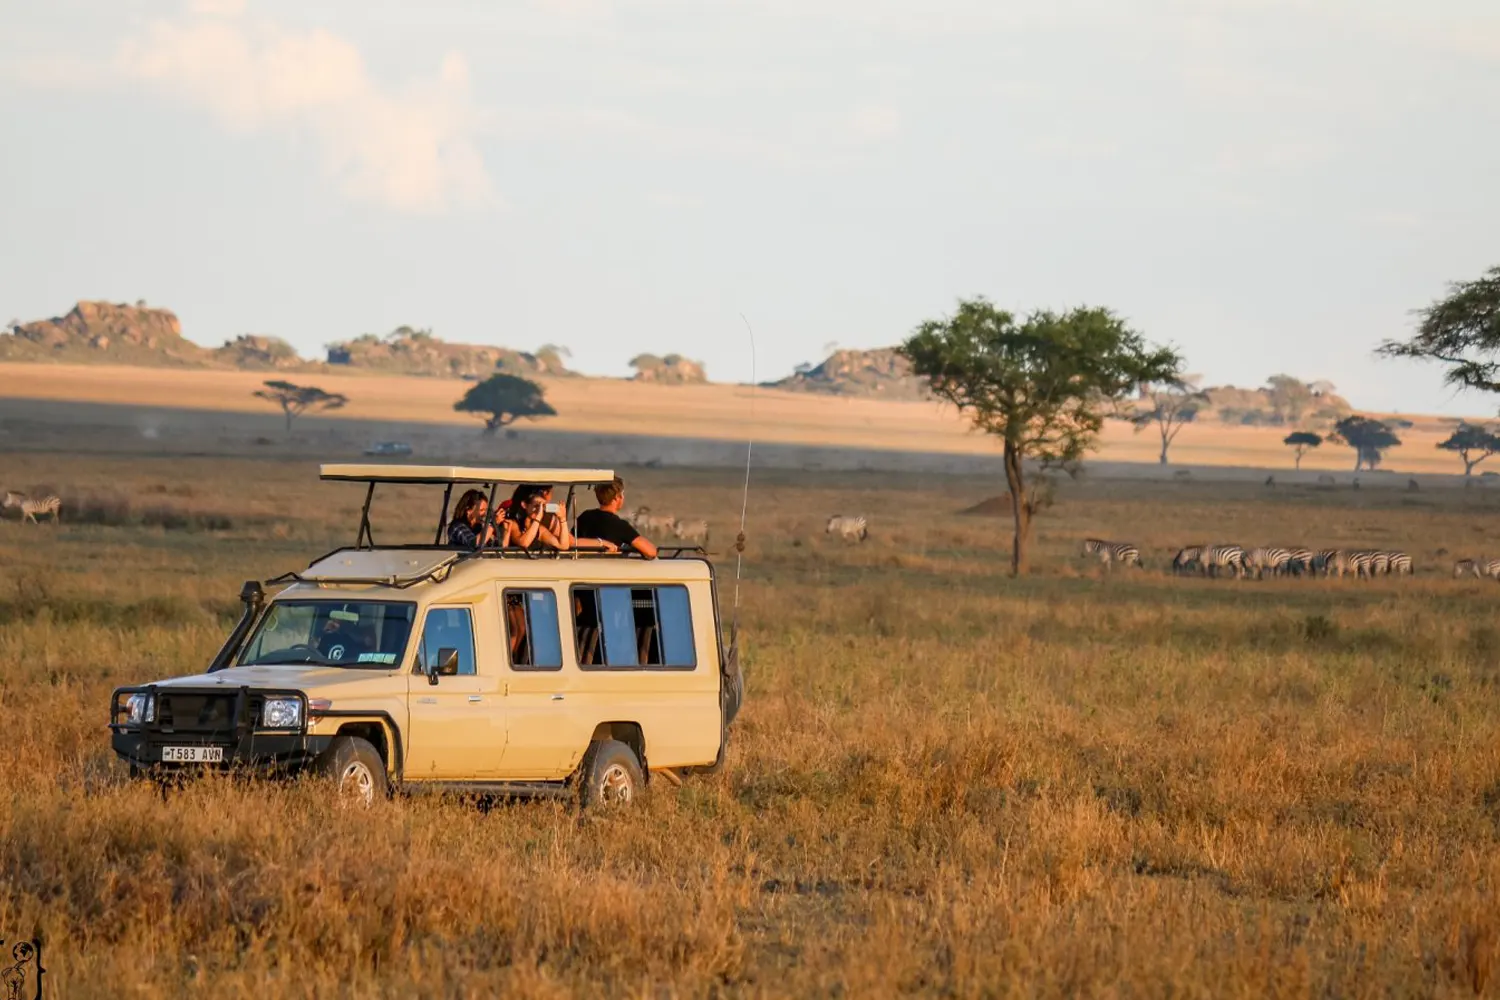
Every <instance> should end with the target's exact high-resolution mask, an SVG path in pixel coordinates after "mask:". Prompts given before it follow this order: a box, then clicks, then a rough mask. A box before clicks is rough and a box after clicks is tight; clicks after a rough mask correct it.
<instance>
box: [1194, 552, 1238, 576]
mask: <svg viewBox="0 0 1500 1000" xmlns="http://www.w3.org/2000/svg"><path fill="white" fill-rule="evenodd" d="M1203 562H1204V565H1205V566H1206V567H1207V571H1208V575H1209V576H1218V575H1219V571H1220V570H1224V569H1228V570H1232V571H1233V572H1234V575H1235V576H1236V577H1242V576H1244V575H1245V550H1244V549H1243V548H1241V547H1240V546H1238V545H1210V546H1209V547H1208V550H1207V551H1206V552H1205V553H1204V554H1203Z"/></svg>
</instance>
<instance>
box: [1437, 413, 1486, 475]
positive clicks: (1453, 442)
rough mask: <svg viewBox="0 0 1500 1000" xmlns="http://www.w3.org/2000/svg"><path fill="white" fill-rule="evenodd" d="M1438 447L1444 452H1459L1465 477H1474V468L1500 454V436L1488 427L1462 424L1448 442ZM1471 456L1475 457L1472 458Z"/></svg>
mask: <svg viewBox="0 0 1500 1000" xmlns="http://www.w3.org/2000/svg"><path fill="white" fill-rule="evenodd" d="M1438 447H1439V448H1440V449H1442V450H1443V451H1455V452H1458V457H1459V459H1460V460H1461V461H1462V462H1463V463H1464V475H1465V476H1472V475H1473V474H1474V466H1476V465H1478V464H1479V463H1480V462H1483V461H1484V460H1485V459H1487V458H1489V457H1490V456H1491V455H1493V454H1495V453H1496V452H1500V435H1497V434H1496V433H1495V432H1494V431H1492V430H1490V429H1489V428H1488V427H1481V426H1479V425H1478V424H1467V423H1460V424H1459V425H1458V427H1456V428H1455V429H1454V431H1453V433H1452V434H1450V435H1448V439H1447V440H1446V441H1440V442H1438ZM1470 455H1473V456H1474V457H1473V458H1470V457H1469V456H1470Z"/></svg>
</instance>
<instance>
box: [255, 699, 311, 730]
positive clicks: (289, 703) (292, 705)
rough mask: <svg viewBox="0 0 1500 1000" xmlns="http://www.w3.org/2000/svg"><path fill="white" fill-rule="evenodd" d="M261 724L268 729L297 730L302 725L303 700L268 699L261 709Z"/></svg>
mask: <svg viewBox="0 0 1500 1000" xmlns="http://www.w3.org/2000/svg"><path fill="white" fill-rule="evenodd" d="M260 724H261V725H262V726H265V727H266V728H267V729H296V728H297V727H298V726H300V725H302V699H301V698H267V699H266V703H265V704H264V705H262V706H261V709H260Z"/></svg>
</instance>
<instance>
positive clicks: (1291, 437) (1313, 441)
mask: <svg viewBox="0 0 1500 1000" xmlns="http://www.w3.org/2000/svg"><path fill="white" fill-rule="evenodd" d="M1281 443H1282V444H1284V445H1289V446H1291V447H1292V448H1294V449H1296V451H1295V454H1296V456H1297V459H1296V466H1295V468H1298V469H1300V468H1302V456H1303V455H1306V454H1307V452H1308V450H1309V449H1311V448H1316V447H1318V446H1319V445H1321V444H1322V443H1323V435H1321V434H1314V433H1313V432H1312V431H1292V433H1290V434H1288V435H1287V436H1286V437H1285V438H1283V439H1282V441H1281Z"/></svg>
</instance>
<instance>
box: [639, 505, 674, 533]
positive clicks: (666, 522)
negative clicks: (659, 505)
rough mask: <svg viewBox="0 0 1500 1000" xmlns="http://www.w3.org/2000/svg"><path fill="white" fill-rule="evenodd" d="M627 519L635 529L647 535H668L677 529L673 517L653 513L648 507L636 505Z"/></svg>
mask: <svg viewBox="0 0 1500 1000" xmlns="http://www.w3.org/2000/svg"><path fill="white" fill-rule="evenodd" d="M629 520H630V523H631V524H633V525H635V528H636V530H637V531H640V532H643V533H644V534H648V535H670V534H674V533H675V532H676V530H677V519H676V518H675V517H672V516H670V515H656V514H653V513H651V508H650V507H637V508H636V509H635V512H634V513H633V514H631V515H630V518H629Z"/></svg>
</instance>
